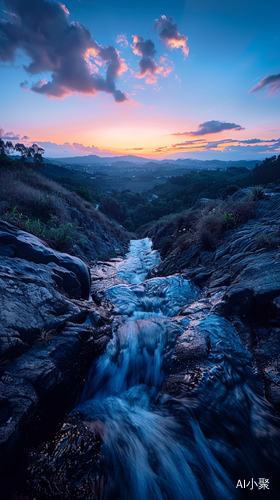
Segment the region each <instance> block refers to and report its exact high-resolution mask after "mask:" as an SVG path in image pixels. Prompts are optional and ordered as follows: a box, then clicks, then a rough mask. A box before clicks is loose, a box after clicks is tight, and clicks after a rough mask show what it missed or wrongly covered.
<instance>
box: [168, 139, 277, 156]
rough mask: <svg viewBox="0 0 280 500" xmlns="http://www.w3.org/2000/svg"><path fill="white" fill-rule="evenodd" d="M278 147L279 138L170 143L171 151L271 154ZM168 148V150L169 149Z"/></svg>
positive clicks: (201, 140)
mask: <svg viewBox="0 0 280 500" xmlns="http://www.w3.org/2000/svg"><path fill="white" fill-rule="evenodd" d="M279 148H280V139H244V140H240V141H239V140H235V139H222V140H220V141H207V140H206V139H195V140H193V141H185V142H181V143H177V144H172V148H171V149H172V151H174V149H175V150H181V151H188V150H189V151H221V152H222V151H235V152H240V153H244V152H248V151H249V152H250V154H251V153H252V152H256V153H265V152H266V153H268V154H273V153H274V152H277V151H278V150H279ZM171 149H170V151H171Z"/></svg>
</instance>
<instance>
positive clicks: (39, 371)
mask: <svg viewBox="0 0 280 500" xmlns="http://www.w3.org/2000/svg"><path fill="white" fill-rule="evenodd" d="M89 294H90V275H89V271H88V268H87V266H86V265H85V264H84V263H83V262H82V261H81V260H80V259H79V258H77V257H72V256H70V255H68V254H63V253H60V252H57V251H54V250H52V249H51V248H49V247H48V246H47V245H46V244H45V243H44V242H43V241H41V240H40V239H39V238H36V237H35V236H32V235H30V234H28V233H26V232H24V231H21V230H19V229H17V228H15V227H13V226H11V225H10V224H8V223H6V222H3V221H0V469H1V471H2V468H3V467H4V466H5V465H7V464H9V463H10V459H11V458H12V457H13V458H15V457H16V450H17V449H18V445H19V444H21V445H22V444H24V440H25V439H26V440H27V441H30V436H31V435H32V432H31V429H32V431H33V430H34V429H40V426H41V427H42V426H43V425H46V423H47V424H48V422H49V421H53V422H55V419H56V418H59V415H61V411H63V408H64V410H65V407H66V406H67V404H69V400H70V399H71V397H73V395H75V391H77V388H78V386H79V383H80V382H81V379H82V377H83V376H84V374H85V373H86V370H87V369H88V368H89V366H90V364H91V363H92V361H93V359H94V358H95V357H96V356H97V355H99V354H100V353H101V352H103V350H104V349H105V347H106V344H107V342H108V340H109V338H110V336H111V325H110V323H111V320H110V317H109V316H108V314H106V313H105V312H104V311H103V310H102V308H100V307H97V306H96V304H95V303H94V302H88V301H87V300H86V301H85V300H83V299H88V297H89ZM87 318H88V319H87ZM90 318H92V320H91V319H90ZM96 318H97V319H96ZM54 417H55V418H54ZM40 422H41V423H40ZM38 432H39V431H38Z"/></svg>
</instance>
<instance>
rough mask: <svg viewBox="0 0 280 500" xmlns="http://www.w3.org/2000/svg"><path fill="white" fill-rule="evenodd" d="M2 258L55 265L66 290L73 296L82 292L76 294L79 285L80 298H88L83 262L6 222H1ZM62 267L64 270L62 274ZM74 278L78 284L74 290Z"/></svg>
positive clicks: (86, 277) (87, 279) (88, 277)
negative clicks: (60, 269)
mask: <svg viewBox="0 0 280 500" xmlns="http://www.w3.org/2000/svg"><path fill="white" fill-rule="evenodd" d="M0 256H7V257H18V258H19V259H23V260H25V261H27V262H33V263H34V264H49V263H54V264H56V265H57V266H58V268H57V274H58V276H59V275H60V277H61V281H62V283H63V287H64V291H65V292H67V293H69V295H70V297H73V296H74V297H77V296H78V295H79V292H78V291H75V289H76V288H77V287H78V286H80V290H81V292H80V293H81V297H82V298H83V299H88V297H89V292H90V274H89V270H88V268H87V266H86V265H85V264H84V262H83V261H82V260H80V259H78V258H77V257H73V256H70V255H68V254H66V253H60V252H57V251H56V250H53V249H52V248H49V247H48V246H47V244H46V243H44V242H43V241H42V240H40V239H39V238H37V237H36V236H34V235H32V234H29V233H26V232H25V231H21V230H20V229H17V228H16V227H14V226H12V225H11V224H8V223H7V222H4V221H0ZM59 268H62V271H61V273H60V274H59ZM65 269H66V270H67V271H68V272H69V273H68V275H67V274H66V273H65ZM70 273H72V274H70ZM75 277H76V278H75ZM73 278H74V280H75V281H76V284H75V285H74V289H73V291H72V288H73ZM73 292H74V295H73Z"/></svg>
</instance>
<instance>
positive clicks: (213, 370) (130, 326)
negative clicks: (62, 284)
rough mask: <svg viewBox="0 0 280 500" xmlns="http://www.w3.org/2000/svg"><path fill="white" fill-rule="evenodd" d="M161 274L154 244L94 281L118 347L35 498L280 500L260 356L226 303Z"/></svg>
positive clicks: (61, 438)
mask: <svg viewBox="0 0 280 500" xmlns="http://www.w3.org/2000/svg"><path fill="white" fill-rule="evenodd" d="M159 263H160V258H159V255H158V253H157V252H155V251H152V246H151V241H150V240H149V239H148V238H146V239H144V240H138V241H132V242H131V246H130V251H129V253H128V254H127V256H126V258H125V260H121V259H114V260H112V261H111V262H108V263H103V264H99V265H98V266H96V267H95V268H92V269H91V274H92V280H93V289H92V293H93V299H94V301H95V302H97V303H99V304H102V305H103V306H104V307H107V308H109V309H110V310H111V314H112V317H113V318H114V319H113V323H112V331H113V337H112V339H111V340H110V341H109V343H108V345H107V348H106V351H105V352H104V354H102V355H101V356H99V358H98V359H96V360H95V361H94V363H93V365H92V367H91V369H90V371H89V373H88V375H87V377H86V379H85V382H84V386H83V389H82V391H81V393H80V395H79V398H78V399H77V403H76V405H75V408H74V409H73V410H72V411H71V413H70V414H69V416H68V418H67V419H66V420H65V421H64V423H63V424H62V425H61V427H60V428H59V429H58V431H57V433H56V435H55V436H54V437H53V438H52V440H51V441H46V442H44V443H41V445H39V446H37V447H36V448H34V449H33V450H32V451H31V452H30V453H29V459H28V460H29V462H28V464H29V465H28V481H27V487H26V491H27V494H28V495H29V497H28V498H36V499H39V498H40V499H44V498H46V499H51V498H54V499H64V498H65V499H68V498H69V499H72V498H73V499H74V498H75V499H88V500H90V499H116V500H126V499H127V500H128V499H129V500H132V499H135V500H146V499H151V500H152V499H158V500H163V499H164V500H166V499H168V500H181V499H184V500H185V499H194V500H200V499H201V500H202V499H203V500H204V499H224V498H230V499H235V498H243V495H244V493H245V491H244V490H245V488H243V487H242V488H240V487H239V488H237V487H236V486H237V484H238V481H241V484H242V485H245V484H248V483H249V482H250V481H251V482H252V486H253V488H252V489H253V490H254V491H249V490H250V486H249V487H246V488H247V489H246V493H247V494H248V491H249V493H250V494H251V495H252V498H276V497H277V492H278V491H279V489H278V488H279V484H278V483H277V476H278V471H279V465H280V456H279V455H280V451H279V450H280V447H279V444H280V434H279V430H280V427H279V420H278V419H277V417H276V415H275V410H274V408H273V407H272V406H271V405H270V404H269V403H268V402H267V401H266V399H265V397H264V391H263V382H262V379H261V377H260V374H259V373H258V370H257V368H256V366H255V362H254V358H253V356H252V355H251V353H250V352H249V350H248V349H247V348H246V347H245V345H244V344H243V343H242V342H241V340H240V338H239V336H238V334H237V332H236V330H235V328H234V325H233V324H232V323H231V322H230V321H229V319H228V318H227V317H225V316H224V315H223V314H222V313H221V311H222V309H221V307H219V305H220V301H221V294H220V292H219V293H216V294H215V291H213V294H212V295H211V297H209V296H208V297H205V296H204V294H203V291H202V290H201V289H199V288H198V287H197V286H195V285H194V284H193V283H192V282H191V281H189V280H187V279H184V278H183V277H182V276H181V275H172V276H167V277H154V278H151V279H146V276H147V274H148V271H149V270H151V269H152V268H154V267H155V266H156V265H158V264H159ZM91 321H93V322H96V323H97V324H98V323H100V325H101V324H102V318H101V317H99V316H98V313H95V314H93V315H92V318H91ZM260 478H262V479H263V480H264V479H265V480H268V482H269V490H267V489H266V491H264V489H262V488H259V485H260V484H261V483H260ZM253 495H254V497H253Z"/></svg>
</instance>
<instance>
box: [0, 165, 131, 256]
mask: <svg viewBox="0 0 280 500" xmlns="http://www.w3.org/2000/svg"><path fill="white" fill-rule="evenodd" d="M0 217H2V218H3V219H5V220H7V221H8V222H10V223H12V224H14V225H16V226H17V227H19V228H21V229H23V230H26V231H28V232H30V233H32V234H34V235H35V236H38V237H40V238H42V239H43V240H45V241H46V242H47V243H48V244H49V245H50V246H51V247H52V248H55V249H56V250H59V251H62V252H68V253H75V249H74V246H75V245H78V246H79V245H86V244H87V242H89V241H90V242H92V243H93V244H94V243H95V238H96V236H95V234H96V233H95V228H96V231H99V233H100V232H102V231H103V232H104V237H105V236H106V234H107V235H111V236H113V237H114V238H115V239H116V240H118V241H120V242H123V243H126V242H128V240H129V236H128V234H127V233H126V232H125V231H124V230H123V229H122V228H121V227H120V226H119V225H117V224H115V223H113V222H112V221H110V220H109V219H108V218H107V217H106V216H105V215H104V214H102V213H101V212H99V211H97V210H96V208H95V207H94V205H93V204H92V203H90V202H89V201H87V200H85V199H83V198H82V197H81V196H79V195H78V194H77V193H75V192H73V191H69V190H67V189H65V188H64V187H63V186H61V185H59V184H58V183H56V182H54V181H52V180H50V179H47V178H45V177H43V176H42V175H40V174H39V173H37V172H34V170H32V169H30V168H28V167H26V166H25V167H23V166H21V167H20V168H13V169H9V170H7V169H5V168H1V169H0ZM98 228H99V229H98ZM97 243H98V240H96V244H97ZM110 251H111V250H110Z"/></svg>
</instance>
